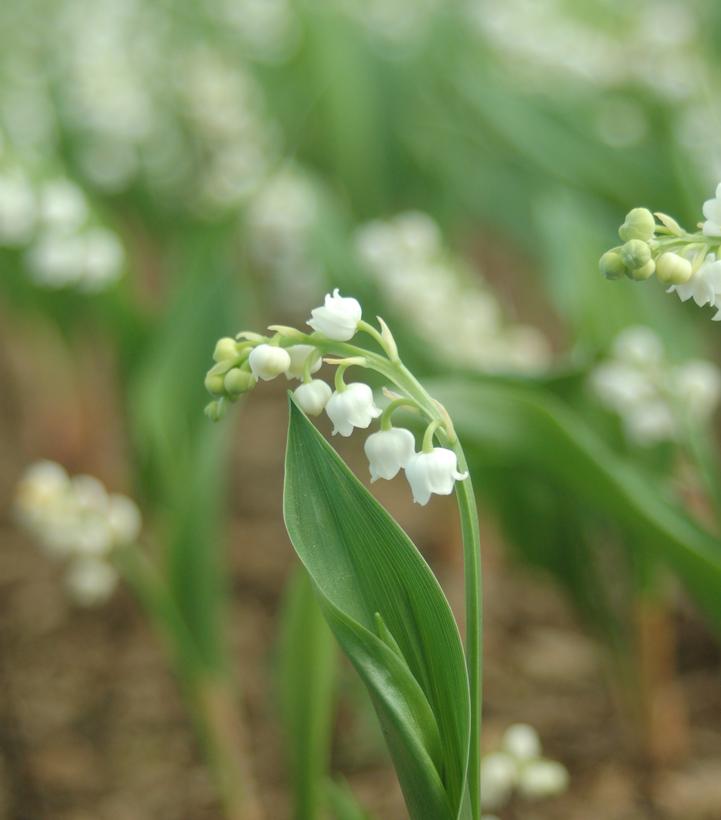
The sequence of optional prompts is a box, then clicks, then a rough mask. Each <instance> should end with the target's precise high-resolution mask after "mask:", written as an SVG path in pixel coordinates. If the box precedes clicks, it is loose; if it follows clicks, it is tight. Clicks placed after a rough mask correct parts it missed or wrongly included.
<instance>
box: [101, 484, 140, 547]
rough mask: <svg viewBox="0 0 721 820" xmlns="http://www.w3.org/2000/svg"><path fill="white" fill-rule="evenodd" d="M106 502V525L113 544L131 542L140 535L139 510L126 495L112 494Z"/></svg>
mask: <svg viewBox="0 0 721 820" xmlns="http://www.w3.org/2000/svg"><path fill="white" fill-rule="evenodd" d="M108 502H109V503H108V527H109V528H110V532H111V534H112V538H113V544H114V545H124V544H132V543H133V542H134V541H135V540H136V538H137V537H138V536H139V535H140V528H141V525H142V520H141V518H140V510H138V507H137V505H136V503H135V502H134V501H133V500H132V499H130V498H128V497H127V496H126V495H116V494H113V495H111V496H109V498H108Z"/></svg>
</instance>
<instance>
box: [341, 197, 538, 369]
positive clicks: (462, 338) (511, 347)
mask: <svg viewBox="0 0 721 820" xmlns="http://www.w3.org/2000/svg"><path fill="white" fill-rule="evenodd" d="M355 245H356V250H357V253H358V257H359V259H360V261H361V263H362V264H363V266H364V268H365V269H366V270H367V271H368V273H369V274H370V275H371V276H372V277H373V279H374V281H375V282H376V284H377V286H378V288H379V290H380V291H381V292H382V293H383V296H384V297H385V299H386V301H387V302H388V304H389V305H390V306H391V307H392V308H394V309H395V310H396V311H397V312H398V315H399V316H408V315H410V316H413V326H414V327H415V328H416V330H417V332H418V334H419V335H421V336H424V335H427V336H429V337H433V339H434V344H433V346H434V352H435V353H436V354H437V355H438V356H439V358H440V359H441V360H442V361H444V360H448V361H453V362H454V363H456V364H458V365H460V366H462V367H468V368H472V369H474V370H481V371H494V370H495V371H498V370H518V371H526V372H528V371H537V370H541V369H543V368H545V367H546V366H547V365H548V364H549V362H550V350H549V346H548V344H547V342H546V339H545V338H544V336H543V335H542V334H541V333H540V331H538V330H536V329H535V328H533V327H529V326H527V325H520V324H511V323H508V322H504V321H503V318H502V315H501V308H500V305H499V304H498V300H497V299H496V297H495V296H494V295H493V294H492V293H491V291H490V290H489V289H488V288H486V287H484V286H483V284H482V283H481V280H480V278H479V276H478V274H477V273H476V272H475V271H471V270H468V269H466V267H465V265H464V264H463V262H461V260H459V259H457V258H455V257H454V256H452V255H451V254H450V253H449V251H448V250H447V249H446V248H445V247H444V245H443V241H442V238H441V233H440V230H439V228H438V225H436V223H435V222H434V221H433V220H432V219H431V218H430V217H429V216H427V215H426V214H423V213H419V212H415V211H409V212H406V213H402V214H399V215H398V216H396V217H395V218H393V219H390V220H386V221H381V220H376V221H373V222H369V223H367V224H366V225H363V226H361V227H360V228H359V229H358V231H357V233H356V237H355Z"/></svg>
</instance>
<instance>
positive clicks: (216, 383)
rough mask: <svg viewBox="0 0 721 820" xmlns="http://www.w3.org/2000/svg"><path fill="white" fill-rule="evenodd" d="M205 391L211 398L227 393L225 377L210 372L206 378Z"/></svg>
mask: <svg viewBox="0 0 721 820" xmlns="http://www.w3.org/2000/svg"><path fill="white" fill-rule="evenodd" d="M205 389H206V390H207V391H208V393H210V395H211V396H222V395H223V394H224V393H225V377H224V376H223V374H222V373H213V370H212V369H211V370H209V371H208V373H207V375H206V377H205Z"/></svg>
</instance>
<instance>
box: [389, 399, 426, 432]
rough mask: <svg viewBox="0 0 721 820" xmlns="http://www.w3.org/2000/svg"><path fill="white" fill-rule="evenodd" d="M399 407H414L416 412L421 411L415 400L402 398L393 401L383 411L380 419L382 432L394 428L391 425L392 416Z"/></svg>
mask: <svg viewBox="0 0 721 820" xmlns="http://www.w3.org/2000/svg"><path fill="white" fill-rule="evenodd" d="M399 407H412V408H413V409H414V410H420V408H419V407H418V402H417V401H416V400H415V399H410V398H407V397H406V396H402V397H401V398H400V399H393V401H392V402H391V403H390V404H389V405H388V406H387V407H386V408H385V409H384V410H383V412H382V413H381V417H380V426H381V430H390V429H391V427H392V426H393V425H392V424H391V416H392V415H393V413H394V412H395V411H396V410H397V409H398V408H399Z"/></svg>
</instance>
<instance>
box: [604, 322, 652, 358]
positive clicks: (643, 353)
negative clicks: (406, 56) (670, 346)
mask: <svg viewBox="0 0 721 820" xmlns="http://www.w3.org/2000/svg"><path fill="white" fill-rule="evenodd" d="M611 349H612V351H613V354H614V356H616V357H617V358H618V359H621V360H622V361H625V362H628V363H629V364H631V365H635V366H638V367H652V366H654V365H657V364H659V363H660V362H661V360H662V359H663V342H662V341H661V339H660V338H659V336H658V334H657V333H655V332H654V331H653V330H652V329H651V328H650V327H646V326H645V325H633V326H631V327H627V328H624V330H622V331H621V332H620V333H619V334H618V336H616V338H615V339H614V342H613V346H612V348H611Z"/></svg>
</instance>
